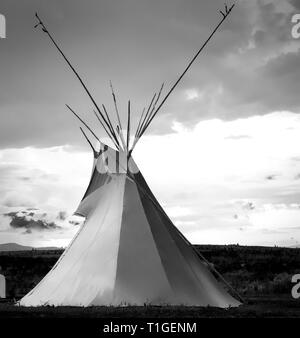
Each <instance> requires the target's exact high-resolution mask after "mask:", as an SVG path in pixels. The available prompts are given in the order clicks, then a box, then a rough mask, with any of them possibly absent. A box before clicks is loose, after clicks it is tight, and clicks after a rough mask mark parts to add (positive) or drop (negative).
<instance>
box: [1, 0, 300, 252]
mask: <svg viewBox="0 0 300 338" xmlns="http://www.w3.org/2000/svg"><path fill="white" fill-rule="evenodd" d="M223 7H224V1H223V0H222V1H218V0H213V1H198V0H197V1H196V0H185V1H183V0H159V1H158V0H151V1H150V0H122V1H121V0H114V1H108V0H97V1H96V0H86V1H82V0H81V1H79V0H72V1H71V0H59V1H57V0H51V1H50V0H39V1H38V0H35V1H34V0H26V1H17V0H1V1H0V13H1V14H3V15H4V16H5V18H6V25H7V26H6V38H5V39H0V117H1V120H0V121H1V123H0V243H7V242H17V243H19V244H24V245H33V246H66V245H67V244H68V243H69V241H70V240H71V238H72V237H73V236H74V235H75V233H76V232H77V231H78V228H79V225H80V224H81V222H82V219H81V218H79V217H75V216H73V215H72V213H73V212H74V211H75V209H76V207H77V206H78V204H79V202H80V200H81V197H82V195H83V194H84V192H85V189H86V186H87V184H88V182H89V177H90V172H91V168H92V154H91V151H90V148H89V146H88V145H87V144H86V142H85V140H84V139H83V138H82V135H81V133H80V130H79V123H78V121H76V120H75V119H74V117H73V116H72V115H71V114H70V112H69V111H68V110H67V109H66V106H65V104H69V105H70V106H71V107H72V108H74V109H75V110H76V112H78V113H79V114H80V115H81V116H82V117H84V119H85V120H86V121H88V122H89V123H90V125H92V126H93V129H94V130H95V131H96V132H97V134H98V135H99V137H101V138H102V139H103V138H104V136H105V135H104V133H103V130H101V126H99V124H98V123H97V120H96V119H95V117H94V115H93V112H92V110H93V105H92V103H91V101H90V100H89V98H88V97H87V95H86V93H85V92H84V90H83V89H82V87H81V86H80V84H79V82H78V80H77V79H76V78H75V76H74V74H72V72H71V71H70V70H69V69H68V68H67V66H66V64H65V63H64V61H63V60H62V58H61V56H60V55H59V54H58V52H57V50H56V49H55V48H54V47H53V45H52V44H51V42H50V41H49V39H48V38H47V36H46V34H45V33H43V32H42V31H41V30H40V29H34V25H35V24H36V18H35V17H34V13H35V12H38V13H39V15H40V16H41V18H42V19H43V20H44V22H45V24H46V26H47V28H48V29H49V31H50V32H51V33H52V34H53V36H54V37H55V39H56V40H57V42H58V44H59V45H60V46H61V47H62V48H63V50H64V52H65V54H66V55H67V56H68V57H69V58H70V60H71V62H72V63H73V64H74V66H75V67H76V69H77V70H78V72H79V73H80V74H81V76H82V78H83V79H84V81H85V82H86V84H87V85H88V87H89V88H90V90H91V92H92V94H93V95H94V97H95V99H96V101H97V102H98V103H99V104H102V103H104V104H105V105H106V106H107V108H108V111H109V112H113V102H112V99H111V93H110V89H109V81H112V83H113V85H114V88H115V90H116V94H117V97H118V102H119V107H123V108H121V109H120V111H121V117H122V119H123V121H125V113H126V109H127V100H128V99H130V100H131V105H132V125H133V129H134V127H135V126H136V125H137V123H138V119H139V117H140V114H141V111H142V109H143V107H144V106H145V105H148V104H149V101H150V99H151V97H152V95H153V93H154V92H155V91H157V90H158V89H159V87H160V86H161V84H162V83H163V82H164V83H165V88H166V89H165V93H166V91H167V89H168V88H170V86H171V85H172V84H173V83H174V81H175V80H176V79H177V77H178V75H179V74H180V72H181V71H182V70H183V69H184V67H185V66H186V64H187V63H188V61H189V60H190V59H191V58H192V56H193V55H194V54H195V52H196V51H197V49H198V48H199V47H200V46H201V44H202V43H203V42H204V41H205V39H206V38H207V37H208V35H209V34H210V32H211V31H212V29H213V28H214V27H215V26H216V24H217V23H218V22H219V20H220V17H221V14H220V13H219V10H220V9H223ZM297 13H300V1H298V0H280V1H275V0H273V1H269V0H252V1H242V0H240V1H236V6H235V8H234V10H233V11H232V13H231V14H230V17H229V18H228V19H227V21H226V22H225V23H224V24H223V25H222V26H221V28H220V30H219V31H218V32H217V34H216V35H215V37H214V38H213V40H212V41H211V42H210V43H209V44H208V46H207V48H206V49H205V50H204V52H203V53H202V54H201V55H200V57H199V59H198V60H197V61H196V62H195V64H194V65H193V66H192V68H191V69H190V71H189V73H187V75H186V77H185V78H184V79H183V81H182V82H181V83H180V85H179V86H178V87H177V88H176V90H175V91H174V92H173V94H172V95H171V96H170V98H169V99H168V101H167V103H166V104H165V105H164V107H163V109H162V110H161V111H160V112H159V114H158V116H157V117H156V118H155V120H154V121H153V123H152V124H151V126H150V127H149V129H148V130H147V132H146V134H145V136H144V137H143V138H142V139H141V141H140V142H139V143H138V145H137V147H136V148H135V150H134V153H133V156H134V158H135V161H136V162H137V164H138V166H139V168H140V169H141V171H142V172H143V175H144V176H145V177H146V179H147V182H148V184H149V186H150V187H151V189H152V190H153V192H154V194H155V195H156V196H157V198H158V200H159V202H160V203H161V204H162V206H163V207H164V209H165V210H166V212H167V213H168V215H169V216H170V218H171V219H172V220H173V222H174V223H175V225H176V226H178V228H179V229H180V230H181V231H182V232H183V233H184V235H186V236H187V238H188V239H189V240H190V241H191V242H192V243H198V244H207V243H208V244H236V243H239V244H241V245H269V246H273V245H284V246H294V245H299V244H300V184H299V183H300V148H299V144H300V114H299V113H300V98H299V84H298V82H299V78H300V57H299V56H300V55H299V54H300V52H299V50H300V49H299V48H300V39H296V38H294V37H293V36H292V33H291V32H292V28H293V25H294V23H292V22H291V19H292V17H293V15H294V14H297ZM297 80H298V81H297Z"/></svg>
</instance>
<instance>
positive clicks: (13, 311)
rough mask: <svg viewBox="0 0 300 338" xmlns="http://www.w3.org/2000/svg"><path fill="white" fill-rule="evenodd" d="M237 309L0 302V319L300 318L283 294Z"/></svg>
mask: <svg viewBox="0 0 300 338" xmlns="http://www.w3.org/2000/svg"><path fill="white" fill-rule="evenodd" d="M246 301H247V303H246V304H243V305H241V306H240V307H238V308H229V309H219V308H213V307H185V306H129V307H113V306H94V307H88V308H83V307H69V306H61V307H52V306H46V307H19V306H14V305H13V304H11V303H2V304H0V318H176V317H177V318H264V317H269V318H272V317H276V318H280V317H285V318H290V317H300V300H294V299H292V298H291V296H290V295H286V296H282V297H276V296H274V297H272V296H267V297H252V298H250V297H249V298H246Z"/></svg>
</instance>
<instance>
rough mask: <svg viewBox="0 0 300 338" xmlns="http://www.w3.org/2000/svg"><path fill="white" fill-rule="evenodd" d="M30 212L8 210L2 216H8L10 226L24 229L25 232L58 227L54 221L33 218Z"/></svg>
mask: <svg viewBox="0 0 300 338" xmlns="http://www.w3.org/2000/svg"><path fill="white" fill-rule="evenodd" d="M33 215H34V214H33V213H32V212H30V213H27V214H25V215H24V213H23V212H22V213H21V215H20V212H15V211H12V212H9V213H5V214H4V216H7V217H10V219H11V220H10V223H9V224H10V226H11V227H12V228H15V229H26V233H30V232H31V231H32V230H39V231H41V230H55V229H60V227H59V226H58V225H56V224H55V223H54V222H47V221H46V220H45V219H33V218H32V216H33Z"/></svg>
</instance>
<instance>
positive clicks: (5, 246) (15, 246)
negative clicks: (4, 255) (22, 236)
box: [0, 243, 60, 251]
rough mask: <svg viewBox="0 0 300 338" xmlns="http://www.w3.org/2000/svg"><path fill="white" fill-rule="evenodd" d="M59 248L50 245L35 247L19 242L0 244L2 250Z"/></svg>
mask: <svg viewBox="0 0 300 338" xmlns="http://www.w3.org/2000/svg"><path fill="white" fill-rule="evenodd" d="M33 249H34V250H57V249H60V248H57V247H54V246H49V247H40V248H34V247H32V246H25V245H20V244H17V243H5V244H0V251H31V250H33Z"/></svg>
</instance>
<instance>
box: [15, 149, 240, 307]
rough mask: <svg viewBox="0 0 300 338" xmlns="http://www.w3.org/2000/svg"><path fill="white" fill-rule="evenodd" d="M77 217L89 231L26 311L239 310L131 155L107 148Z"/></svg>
mask: <svg viewBox="0 0 300 338" xmlns="http://www.w3.org/2000/svg"><path fill="white" fill-rule="evenodd" d="M76 214H78V215H81V216H84V217H85V218H86V219H85V222H84V224H83V225H82V226H81V228H80V230H79V231H78V233H77V235H76V236H75V238H74V239H73V240H72V242H71V243H70V245H69V247H68V248H67V249H66V250H65V252H64V253H63V255H62V256H61V258H60V259H59V260H58V262H57V263H56V264H55V266H54V267H53V268H52V270H51V271H50V272H49V273H48V274H47V275H46V276H45V277H44V279H43V280H42V281H41V282H40V283H39V284H38V285H37V286H36V287H35V288H34V289H33V290H32V291H31V292H29V293H28V294H27V295H26V296H25V297H23V298H22V299H21V301H20V305H24V306H40V305H56V306H58V305H73V306H91V305H144V304H157V305H163V304H169V305H198V306H207V305H210V306H217V307H229V306H238V305H239V304H240V303H239V302H238V301H237V300H236V299H234V298H233V297H232V296H231V295H229V293H227V292H226V291H225V289H224V288H223V286H222V285H221V284H220V283H219V282H218V281H217V280H216V279H215V278H214V276H213V275H212V274H211V272H209V270H208V269H207V266H206V264H205V263H204V262H203V261H201V259H199V257H198V255H197V253H196V252H195V250H194V249H193V247H192V246H191V244H190V243H189V242H188V241H187V240H186V239H185V238H184V237H183V235H182V234H181V233H180V232H179V230H178V229H177V228H176V227H175V226H174V225H173V223H172V222H171V220H170V219H169V218H168V216H167V215H166V213H165V212H164V210H163V209H162V207H161V206H160V205H159V203H158V201H157V200H156V198H155V196H154V195H153V194H152V192H151V190H150V188H149V187H148V185H147V183H146V181H145V179H144V178H143V176H142V174H141V172H140V171H139V170H138V167H137V166H136V164H135V163H134V161H133V159H132V158H131V157H130V159H129V160H128V158H127V154H126V153H121V152H117V151H115V150H113V149H112V148H109V147H107V146H105V145H103V144H102V145H101V151H100V153H99V155H98V156H97V158H96V159H95V162H94V166H93V173H92V176H91V180H90V184H89V186H88V188H87V190H86V193H85V194H84V197H83V199H82V201H81V203H80V205H79V206H78V209H77V211H76Z"/></svg>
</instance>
